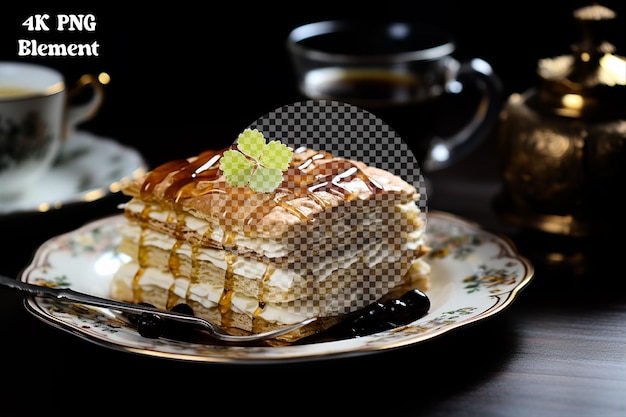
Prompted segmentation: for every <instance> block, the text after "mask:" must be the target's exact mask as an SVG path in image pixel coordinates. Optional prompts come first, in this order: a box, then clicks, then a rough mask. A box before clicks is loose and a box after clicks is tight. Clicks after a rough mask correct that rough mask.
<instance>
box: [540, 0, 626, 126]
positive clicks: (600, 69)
mask: <svg viewBox="0 0 626 417" xmlns="http://www.w3.org/2000/svg"><path fill="white" fill-rule="evenodd" d="M573 14H574V18H575V19H576V21H578V22H579V23H580V25H581V26H582V32H583V37H582V40H581V41H580V42H579V43H577V44H574V45H572V47H571V51H572V54H571V55H562V56H557V57H554V58H546V59H541V60H539V61H538V69H537V72H538V74H539V76H540V77H541V79H542V82H543V84H542V88H541V89H540V90H539V97H538V99H539V100H540V101H541V102H542V107H547V108H548V109H549V110H550V111H552V112H553V113H555V114H557V115H560V116H565V117H574V118H581V117H585V118H587V117H590V118H596V117H607V116H609V117H614V116H616V114H622V115H623V114H625V113H626V108H624V107H623V104H622V103H626V58H625V57H622V56H619V55H616V54H615V53H614V52H615V47H614V46H613V45H612V44H611V43H609V42H608V41H606V40H605V39H604V37H603V32H604V31H605V30H606V28H607V27H608V24H609V23H610V22H611V21H613V20H614V19H615V18H616V13H615V12H614V11H613V10H611V9H608V8H606V7H604V6H601V5H599V4H593V5H591V6H587V7H583V8H580V9H578V10H575V11H574V13H573ZM618 103H619V104H618ZM619 106H622V108H619Z"/></svg>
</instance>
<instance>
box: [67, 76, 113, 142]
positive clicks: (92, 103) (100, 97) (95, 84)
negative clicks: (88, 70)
mask: <svg viewBox="0 0 626 417" xmlns="http://www.w3.org/2000/svg"><path fill="white" fill-rule="evenodd" d="M86 88H91V90H92V95H91V97H90V98H89V100H88V101H87V102H85V103H81V104H71V99H72V98H73V97H75V96H76V95H77V94H79V93H81V92H83V91H85V89H86ZM103 101H104V86H103V85H102V84H101V83H100V81H98V78H97V77H95V76H93V75H91V74H85V75H83V76H82V77H80V78H79V79H78V81H77V82H76V85H75V86H74V87H73V88H72V89H71V90H69V92H68V105H67V112H66V115H65V132H64V135H63V137H64V138H65V139H67V138H68V137H70V135H71V134H72V132H73V131H74V130H75V129H76V126H77V125H78V124H80V123H82V122H84V121H87V120H89V119H91V118H92V117H94V116H95V115H96V113H97V112H98V110H100V107H102V102H103Z"/></svg>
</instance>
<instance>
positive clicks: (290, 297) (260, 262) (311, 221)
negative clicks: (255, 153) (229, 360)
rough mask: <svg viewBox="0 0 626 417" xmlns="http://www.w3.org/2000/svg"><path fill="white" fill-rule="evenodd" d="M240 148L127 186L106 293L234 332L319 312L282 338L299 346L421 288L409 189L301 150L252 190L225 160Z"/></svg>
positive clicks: (386, 175) (423, 266)
mask: <svg viewBox="0 0 626 417" xmlns="http://www.w3.org/2000/svg"><path fill="white" fill-rule="evenodd" d="M248 133H250V132H248ZM252 133H256V134H260V133H259V132H258V131H254V132H252ZM237 146H238V145H232V146H231V147H229V148H227V149H222V150H208V151H205V152H203V153H200V154H199V155H197V156H194V157H191V158H188V159H185V160H175V161H171V162H168V163H165V164H163V165H161V166H159V167H157V168H155V169H153V170H152V171H150V172H148V173H147V174H146V175H145V176H144V177H143V178H141V179H137V180H135V181H134V182H132V183H130V184H128V185H127V186H126V187H125V188H124V189H123V192H124V193H125V194H126V195H128V196H130V197H131V199H130V200H129V201H128V202H127V203H126V204H124V205H123V210H124V215H125V217H126V219H127V221H126V222H125V223H124V224H123V225H122V226H121V228H120V234H121V236H122V241H121V243H120V246H119V251H120V252H121V253H123V254H126V255H128V258H129V261H128V262H126V263H125V264H124V265H123V266H122V267H121V268H120V269H119V270H118V271H117V272H116V274H115V275H114V277H113V280H112V285H111V296H112V297H113V298H115V299H119V300H124V301H129V302H135V303H139V302H148V303H151V304H153V305H155V306H157V307H159V308H165V309H169V308H171V307H172V306H174V305H176V304H179V303H187V304H189V305H190V306H191V307H192V308H193V310H194V314H195V315H198V316H203V317H206V318H207V319H209V320H211V321H213V322H216V323H218V324H220V325H221V326H223V327H224V328H227V329H229V330H230V331H232V332H234V333H236V332H239V333H242V332H243V333H246V332H247V333H259V332H263V331H267V330H270V329H274V328H277V327H280V326H284V325H289V324H293V323H296V322H299V321H302V320H304V319H307V318H310V317H316V318H317V320H316V321H315V322H313V323H312V324H309V325H307V326H305V327H302V328H300V329H298V330H296V331H293V332H290V333H287V334H286V335H284V336H281V337H280V338H279V339H280V340H281V341H283V342H294V341H296V340H298V339H301V338H303V337H305V336H309V335H311V334H314V333H316V332H319V331H322V330H324V329H326V328H328V327H329V326H331V325H333V324H335V323H337V322H338V321H340V320H341V318H342V317H344V316H345V315H346V314H349V313H351V312H354V311H356V310H358V309H361V308H363V307H365V306H367V305H369V304H371V303H373V302H375V301H377V300H380V299H381V298H382V297H384V296H385V295H386V294H388V293H390V292H391V291H393V290H394V289H396V290H397V289H409V288H417V289H420V290H422V291H428V289H429V285H430V282H429V266H428V264H427V263H426V262H425V261H424V260H423V255H424V254H425V253H427V251H428V247H427V246H426V245H425V242H424V229H425V224H424V222H423V219H422V216H421V213H420V210H419V208H418V205H417V201H418V199H419V194H418V193H417V191H416V189H415V187H413V186H412V185H410V184H408V183H407V182H405V181H404V180H403V179H401V178H400V177H397V176H395V175H393V174H391V173H390V172H387V171H384V170H381V169H379V168H376V167H373V166H367V165H365V164H364V163H362V162H360V161H356V160H349V159H345V158H339V157H336V156H333V155H331V154H329V153H327V152H322V151H317V150H314V149H310V148H305V147H300V148H295V149H293V148H289V149H290V152H291V159H290V161H289V162H288V164H287V165H286V169H285V170H284V172H282V177H280V178H279V181H278V182H277V186H276V187H275V188H274V189H273V190H271V191H263V192H260V191H258V190H256V191H255V190H254V187H251V186H250V185H249V184H244V185H240V184H238V185H232V182H233V181H231V180H232V178H233V176H230V177H228V176H227V175H225V174H224V169H222V167H220V162H221V161H222V160H223V159H224V158H225V156H224V155H226V154H227V153H231V154H230V155H228V156H229V157H230V156H232V152H233V151H238V148H237ZM245 158H247V159H248V160H250V158H248V157H247V156H245ZM268 160H269V158H268ZM246 164H247V162H246ZM260 166H261V162H259V165H258V166H257V168H258V167H260ZM244 171H245V170H244ZM245 172H246V174H249V173H250V170H247V171H245ZM274 174H275V172H274Z"/></svg>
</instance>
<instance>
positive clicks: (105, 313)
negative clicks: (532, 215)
mask: <svg viewBox="0 0 626 417" xmlns="http://www.w3.org/2000/svg"><path fill="white" fill-rule="evenodd" d="M427 218H428V223H427V224H428V226H427V239H428V242H429V244H430V245H431V247H432V251H431V253H430V254H429V255H428V262H429V263H430V265H431V267H432V272H431V274H432V275H431V282H432V287H431V289H430V290H429V291H428V296H429V299H430V302H431V308H430V311H429V312H428V314H426V315H425V316H423V317H421V318H420V319H418V320H416V321H414V322H412V323H410V324H408V325H405V326H402V327H398V328H395V329H391V330H387V331H383V332H380V333H376V334H372V335H368V336H362V337H356V338H351V339H343V340H331V341H321V342H318V343H310V344H299V345H292V346H281V347H270V346H224V345H219V344H201V343H190V342H183V341H176V340H170V339H165V338H159V339H149V338H144V337H142V336H140V335H139V334H138V333H137V331H136V330H135V329H134V328H133V327H132V326H130V325H129V324H128V323H127V322H126V321H125V320H123V319H121V318H120V316H119V314H116V313H114V312H111V311H109V310H107V309H100V308H94V307H87V306H82V305H75V304H74V305H68V304H64V303H61V302H59V301H55V300H49V299H43V298H27V299H25V306H26V308H27V310H28V311H29V312H31V313H32V314H33V315H34V316H36V317H37V318H39V319H41V320H42V321H44V322H46V323H48V324H50V325H52V326H55V327H58V328H60V329H63V330H65V331H68V332H71V333H73V334H75V335H77V336H79V337H82V338H85V339H87V340H89V341H91V342H94V343H97V344H100V345H102V346H105V347H109V348H113V349H119V350H123V351H127V352H134V353H139V354H143V355H150V356H156V357H161V358H170V359H181V360H187V361H197V362H225V363H264V362H273V361H305V360H312V359H315V358H317V359H322V358H331V357H339V356H347V355H355V354H366V353H375V352H377V351H381V350H384V349H388V348H390V347H400V346H407V345H412V344H416V343H421V342H425V341H427V340H430V339H432V338H434V337H436V336H439V335H442V334H444V333H446V332H448V331H450V330H452V329H455V328H459V327H462V326H465V325H467V324H470V323H474V322H477V321H479V320H482V319H485V318H487V317H489V316H492V315H494V314H496V313H498V312H500V311H501V310H503V309H504V308H505V307H507V306H508V305H510V304H511V303H512V302H513V300H514V299H515V298H516V296H517V295H518V294H519V292H520V290H521V289H522V288H524V287H525V286H526V285H527V284H528V283H529V282H530V281H531V279H532V276H533V274H534V269H533V266H532V265H531V264H530V262H529V261H528V260H526V259H525V258H524V257H522V256H520V255H519V253H518V252H517V251H516V249H515V247H514V246H513V245H512V244H511V243H510V242H509V241H508V240H507V239H505V238H502V237H499V236H497V235H494V234H492V233H490V232H488V231H485V230H483V229H481V228H480V226H478V225H476V224H474V223H472V222H469V221H467V220H465V219H462V218H460V217H458V216H455V215H452V214H449V213H443V212H430V213H428V216H427ZM123 221H125V220H124V218H123V216H122V215H116V216H112V217H108V218H104V219H100V220H97V221H94V222H92V223H89V224H87V225H85V226H83V227H82V228H80V229H77V230H74V231H71V232H68V233H65V234H63V235H59V236H57V237H54V238H52V239H50V240H49V241H47V242H46V243H44V244H43V245H42V246H41V247H40V248H39V250H38V251H37V252H36V254H35V256H34V258H33V261H32V263H31V264H30V265H29V266H28V267H27V268H26V269H25V270H24V272H23V274H22V276H21V279H22V280H23V281H26V282H29V283H34V284H38V285H49V286H65V287H71V288H72V289H74V290H77V291H82V292H85V293H88V294H92V295H96V296H100V297H107V296H108V286H109V284H110V281H111V277H112V276H113V273H114V272H115V271H116V270H117V268H119V266H120V265H121V264H122V263H123V262H125V261H126V260H125V259H124V257H123V256H122V255H120V254H118V253H117V252H116V246H117V244H118V242H119V237H118V234H117V225H118V224H120V222H123Z"/></svg>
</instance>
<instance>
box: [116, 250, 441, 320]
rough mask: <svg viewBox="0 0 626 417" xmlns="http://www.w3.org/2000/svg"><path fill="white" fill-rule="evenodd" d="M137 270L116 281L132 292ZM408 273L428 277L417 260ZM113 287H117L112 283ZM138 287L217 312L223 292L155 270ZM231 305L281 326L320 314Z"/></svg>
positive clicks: (129, 266)
mask: <svg viewBox="0 0 626 417" xmlns="http://www.w3.org/2000/svg"><path fill="white" fill-rule="evenodd" d="M138 268H139V267H138V265H137V264H136V263H135V262H130V263H126V264H124V265H122V267H121V268H120V269H119V270H118V272H117V274H116V279H117V280H121V281H123V282H124V283H125V285H127V286H128V287H129V288H132V283H133V280H134V278H135V274H136V272H137V269H138ZM410 273H411V278H412V279H414V280H417V279H419V278H420V277H422V276H425V275H428V274H429V273H430V265H428V264H427V263H426V262H425V261H423V260H422V259H416V260H415V261H414V262H413V265H412V267H411V269H410ZM114 285H116V284H115V283H114ZM141 286H145V287H149V286H154V287H158V288H161V289H163V290H165V291H173V292H174V293H175V294H176V295H177V296H179V297H181V298H183V299H184V298H187V299H189V300H193V301H196V302H198V303H200V304H202V305H203V306H204V307H205V308H217V306H218V302H219V300H220V297H221V296H222V293H223V290H224V288H223V287H222V286H220V285H210V284H208V283H205V282H202V283H194V284H193V285H191V287H189V280H188V279H186V278H177V279H174V277H173V276H172V275H171V274H169V273H166V272H162V271H159V270H158V269H155V268H147V269H145V270H144V272H143V274H142V276H141ZM231 302H232V304H231V307H230V308H231V309H232V310H233V311H234V312H237V313H241V314H246V315H247V316H249V317H253V315H254V314H257V316H256V317H260V318H262V319H264V320H267V321H270V322H275V323H282V324H292V323H297V322H299V321H302V320H304V319H306V318H309V317H314V316H316V315H317V314H319V312H312V311H310V310H298V309H293V308H288V307H285V306H281V305H279V304H276V303H266V304H265V307H264V308H263V310H262V311H261V312H260V313H259V311H258V309H257V308H258V306H259V303H258V300H257V299H256V298H254V297H249V296H245V295H242V294H240V293H238V292H235V293H234V294H233V297H232V299H231Z"/></svg>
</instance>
